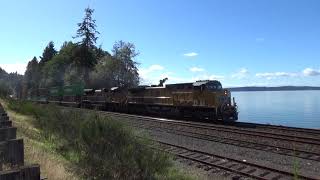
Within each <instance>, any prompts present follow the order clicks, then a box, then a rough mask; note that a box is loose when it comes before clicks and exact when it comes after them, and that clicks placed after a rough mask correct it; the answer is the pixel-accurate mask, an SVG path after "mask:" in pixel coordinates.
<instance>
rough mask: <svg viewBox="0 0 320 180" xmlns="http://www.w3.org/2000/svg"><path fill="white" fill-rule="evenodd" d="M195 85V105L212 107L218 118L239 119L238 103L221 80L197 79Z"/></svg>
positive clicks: (225, 119)
mask: <svg viewBox="0 0 320 180" xmlns="http://www.w3.org/2000/svg"><path fill="white" fill-rule="evenodd" d="M193 86H194V106H206V107H211V108H213V109H214V111H215V115H216V116H217V118H216V119H221V120H223V121H235V120H237V119H238V111H237V105H236V103H235V101H234V99H233V104H232V102H231V93H230V91H229V90H228V89H223V88H222V85H221V83H220V82H219V81H209V80H206V81H197V82H195V83H193Z"/></svg>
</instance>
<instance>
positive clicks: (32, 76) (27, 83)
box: [23, 57, 41, 97]
mask: <svg viewBox="0 0 320 180" xmlns="http://www.w3.org/2000/svg"><path fill="white" fill-rule="evenodd" d="M40 77H41V74H40V68H39V64H38V60H37V58H36V57H33V59H32V60H31V61H29V63H28V65H27V69H26V72H25V73H24V79H23V83H24V85H23V89H24V90H23V91H24V92H23V94H24V97H26V96H27V95H28V93H29V91H30V90H31V91H34V90H37V89H38V88H39V85H40V83H39V82H40Z"/></svg>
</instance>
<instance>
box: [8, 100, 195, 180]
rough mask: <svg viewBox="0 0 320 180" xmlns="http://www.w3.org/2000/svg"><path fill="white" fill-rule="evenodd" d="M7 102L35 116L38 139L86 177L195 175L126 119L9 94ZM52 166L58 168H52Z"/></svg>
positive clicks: (134, 177) (10, 107) (141, 177)
mask: <svg viewBox="0 0 320 180" xmlns="http://www.w3.org/2000/svg"><path fill="white" fill-rule="evenodd" d="M6 104H7V107H8V108H9V109H10V110H12V111H15V112H17V113H19V114H23V115H28V116H31V117H32V120H30V123H32V126H33V127H34V128H35V129H37V133H38V135H37V139H36V141H38V142H39V143H44V144H46V147H47V148H49V149H50V150H52V151H54V152H55V153H57V154H59V155H60V156H61V157H63V158H64V159H65V160H67V161H68V162H70V164H72V168H71V169H72V171H73V174H77V175H78V176H79V178H83V179H191V177H189V176H188V175H184V173H182V171H181V170H178V169H177V168H176V167H175V166H174V164H173V161H172V160H171V158H170V156H168V155H167V154H164V153H163V152H161V151H158V150H155V149H152V148H150V146H151V145H152V141H150V140H148V138H146V137H145V136H144V137H143V138H141V134H139V135H138V134H137V133H136V132H134V131H133V130H132V129H131V128H130V127H128V126H126V125H125V124H123V123H121V122H119V121H114V120H112V119H111V118H109V117H106V116H100V115H99V114H97V113H95V112H87V111H84V110H74V109H62V108H59V107H56V106H53V105H37V104H33V103H30V102H24V101H16V100H7V103H6ZM53 169H54V168H53Z"/></svg>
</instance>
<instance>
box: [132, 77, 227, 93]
mask: <svg viewBox="0 0 320 180" xmlns="http://www.w3.org/2000/svg"><path fill="white" fill-rule="evenodd" d="M206 84H217V85H220V86H221V83H220V82H219V81H217V80H202V81H196V82H193V83H176V84H167V85H166V86H165V87H162V86H161V87H159V86H154V87H152V86H144V85H143V86H138V87H135V88H131V89H129V91H131V92H136V91H141V90H144V89H161V88H168V89H176V88H177V89H192V88H193V87H194V86H202V85H206Z"/></svg>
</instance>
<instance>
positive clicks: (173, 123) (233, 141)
mask: <svg viewBox="0 0 320 180" xmlns="http://www.w3.org/2000/svg"><path fill="white" fill-rule="evenodd" d="M89 110H90V109H89ZM90 111H95V110H90ZM99 113H103V114H106V115H109V116H113V117H120V118H127V119H130V121H131V120H139V121H148V122H151V123H158V124H156V125H154V126H149V127H148V128H149V129H156V128H159V127H161V128H162V130H161V131H164V130H166V131H167V132H169V133H173V134H177V135H183V136H188V137H192V138H197V139H201V140H207V141H214V142H219V143H224V144H230V145H235V146H239V147H245V148H250V149H256V150H260V151H265V152H271V153H275V154H281V155H286V156H292V157H299V158H301V159H306V160H313V161H320V150H319V151H318V149H316V150H314V151H310V150H301V149H296V148H288V147H282V146H277V145H274V144H270V142H269V144H266V143H265V142H258V143H257V142H252V141H247V140H239V139H237V138H228V137H223V136H218V135H212V134H210V132H211V131H220V132H227V133H237V134H240V135H249V136H254V137H262V138H269V139H271V140H282V141H288V142H291V143H302V144H311V145H314V146H319V147H318V148H320V142H319V140H318V139H316V138H314V137H312V138H310V137H298V136H292V135H282V134H279V133H275V134H273V133H266V135H265V134H263V133H264V132H260V131H253V130H248V131H249V132H246V129H237V128H235V127H229V126H221V125H220V126H219V125H218V126H217V125H215V124H208V123H198V122H186V121H180V120H171V119H165V118H155V117H149V116H140V115H132V114H124V113H117V112H108V111H99ZM129 124H132V123H131V122H129ZM249 124H252V123H249ZM139 126H140V127H141V126H145V127H146V124H143V123H142V124H140V125H139ZM181 126H182V127H188V128H189V130H183V129H181V128H178V127H181ZM266 126H267V127H269V125H266ZM190 128H193V130H191V131H190ZM195 128H198V129H195ZM276 128H279V129H282V127H278V126H276ZM284 129H286V127H284ZM294 129H296V128H294ZM297 129H299V130H303V131H306V129H303V128H297ZM315 131H317V130H315Z"/></svg>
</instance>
